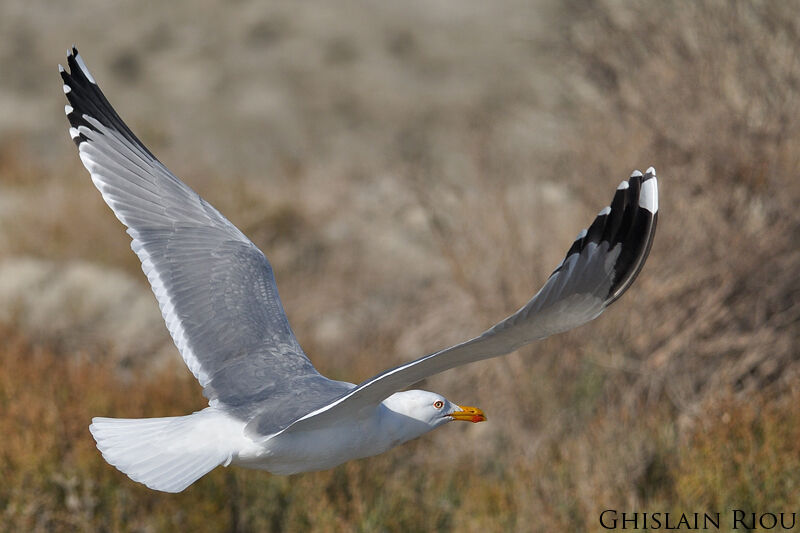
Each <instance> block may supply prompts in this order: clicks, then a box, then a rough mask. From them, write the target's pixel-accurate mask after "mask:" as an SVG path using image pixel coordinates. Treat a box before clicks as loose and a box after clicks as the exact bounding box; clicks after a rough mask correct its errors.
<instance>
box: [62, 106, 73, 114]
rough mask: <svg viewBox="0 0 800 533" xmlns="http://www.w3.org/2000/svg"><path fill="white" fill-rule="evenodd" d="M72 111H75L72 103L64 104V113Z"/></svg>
mask: <svg viewBox="0 0 800 533" xmlns="http://www.w3.org/2000/svg"><path fill="white" fill-rule="evenodd" d="M72 111H73V109H72V106H71V105H69V104H67V105H65V106H64V114H65V115H69V114H70V113H72Z"/></svg>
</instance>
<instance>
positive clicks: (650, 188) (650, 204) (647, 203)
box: [639, 178, 658, 214]
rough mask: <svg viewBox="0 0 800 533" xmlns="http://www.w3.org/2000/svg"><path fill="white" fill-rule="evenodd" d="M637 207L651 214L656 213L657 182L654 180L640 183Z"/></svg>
mask: <svg viewBox="0 0 800 533" xmlns="http://www.w3.org/2000/svg"><path fill="white" fill-rule="evenodd" d="M639 207H642V208H643V209H647V210H648V211H650V212H651V213H653V214H655V213H657V212H658V182H657V181H656V179H655V178H653V179H649V180H647V181H645V182H644V183H642V190H641V192H640V193H639Z"/></svg>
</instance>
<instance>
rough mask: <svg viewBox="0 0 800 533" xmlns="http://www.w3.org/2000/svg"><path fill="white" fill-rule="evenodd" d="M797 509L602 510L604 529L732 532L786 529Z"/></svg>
mask: <svg viewBox="0 0 800 533" xmlns="http://www.w3.org/2000/svg"><path fill="white" fill-rule="evenodd" d="M797 514H798V513H796V512H783V511H781V512H751V511H743V510H741V509H731V510H730V511H729V512H727V513H724V514H723V513H719V512H716V513H671V512H638V511H634V512H631V511H627V512H625V511H617V510H616V509H606V510H605V511H603V512H602V513H600V526H601V527H602V528H603V529H609V530H615V529H617V530H619V529H648V530H659V529H663V530H682V531H714V530H719V529H720V527H723V528H725V529H728V528H730V529H731V530H733V531H736V530H740V531H752V530H766V531H784V530H791V529H794V527H795V525H796V524H797V523H798V520H797Z"/></svg>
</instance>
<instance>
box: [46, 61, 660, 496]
mask: <svg viewBox="0 0 800 533" xmlns="http://www.w3.org/2000/svg"><path fill="white" fill-rule="evenodd" d="M67 66H68V67H69V72H67V71H66V70H65V69H64V67H62V66H61V65H59V71H60V73H61V78H62V80H63V89H64V94H65V95H66V97H67V100H68V101H69V104H68V105H66V106H65V107H64V111H65V113H66V115H67V119H68V120H69V124H70V128H69V134H70V137H71V138H72V140H73V141H74V142H75V144H76V145H77V147H78V153H79V155H80V158H81V161H82V162H83V164H84V166H85V167H86V169H87V170H88V171H89V174H91V177H92V182H93V183H94V185H95V187H97V189H98V190H99V191H100V194H101V195H102V196H103V200H105V202H106V203H107V204H108V206H109V207H110V208H111V210H112V211H113V212H114V214H115V215H116V217H117V218H118V219H119V220H120V221H121V222H122V223H123V224H124V225H125V226H126V227H127V228H128V230H127V232H128V234H129V235H130V237H131V239H132V242H131V248H133V251H134V252H135V253H136V255H137V256H139V259H140V260H141V262H142V270H143V271H144V273H145V275H146V276H147V279H148V281H149V282H150V285H151V287H152V289H153V293H155V296H156V299H157V300H158V305H159V307H160V308H161V314H162V315H163V316H164V321H165V322H166V324H167V328H168V329H169V333H170V335H171V336H172V339H173V341H174V342H175V345H176V346H177V347H178V350H179V351H180V353H181V356H182V357H183V359H184V361H185V362H186V365H187V366H188V367H189V370H191V371H192V373H193V374H194V376H195V377H196V378H197V380H198V381H199V382H200V385H202V387H203V394H204V395H205V396H206V398H208V407H206V408H205V409H203V410H201V411H198V412H196V413H192V414H190V415H186V416H177V417H168V418H145V419H119V418H100V417H98V418H94V419H92V424H91V425H90V426H89V430H90V431H91V433H92V435H93V436H94V439H95V440H96V441H97V448H98V449H99V450H100V452H102V454H103V457H104V458H105V460H106V461H108V463H110V464H111V465H113V466H115V467H116V468H117V469H119V470H120V471H122V472H124V473H125V474H127V475H128V476H129V477H130V478H131V479H133V480H134V481H138V482H140V483H144V484H145V485H147V486H148V487H150V488H152V489H155V490H161V491H166V492H180V491H182V490H183V489H185V488H186V487H188V486H189V485H190V484H192V483H193V482H194V481H196V480H197V479H199V478H200V477H202V476H203V475H205V474H206V473H208V472H210V471H211V470H213V469H214V468H215V467H217V466H219V465H224V466H228V465H238V466H243V467H247V468H257V469H262V470H268V471H270V472H273V473H275V474H293V473H297V472H307V471H312V470H323V469H328V468H332V467H334V466H336V465H338V464H341V463H343V462H345V461H349V460H351V459H358V458H362V457H369V456H373V455H377V454H380V453H383V452H385V451H387V450H389V449H391V448H393V447H395V446H398V445H400V444H402V443H404V442H407V441H409V440H411V439H415V438H417V437H419V436H421V435H424V434H425V433H427V432H429V431H431V430H432V429H435V428H437V427H439V426H442V425H444V424H447V423H448V422H452V421H453V420H464V421H469V422H481V421H483V420H485V419H486V417H485V416H484V414H483V412H482V411H481V410H480V409H477V408H475V407H463V406H460V405H456V404H454V403H452V402H451V401H449V400H448V399H447V398H445V397H444V396H441V395H440V394H436V393H433V392H427V391H422V390H404V389H406V388H408V387H410V386H411V385H413V384H415V383H417V382H419V381H421V380H423V379H425V378H427V377H429V376H432V375H434V374H437V373H439V372H444V371H445V370H448V369H451V368H454V367H457V366H461V365H464V364H467V363H471V362H474V361H480V360H482V359H488V358H490V357H497V356H499V355H503V354H507V353H509V352H511V351H513V350H516V349H517V348H519V347H521V346H523V345H525V344H527V343H530V342H532V341H535V340H538V339H543V338H545V337H547V336H549V335H553V334H554V333H559V332H562V331H567V330H569V329H572V328H575V327H577V326H579V325H581V324H584V323H586V322H588V321H590V320H592V319H593V318H595V317H597V316H598V315H599V314H600V313H602V312H603V310H604V309H605V308H606V307H607V306H609V305H610V304H611V303H612V302H614V301H615V300H616V299H617V298H619V297H620V296H621V295H622V293H624V292H625V290H627V289H628V287H630V286H631V284H632V283H633V281H634V279H635V278H636V276H637V275H638V273H639V271H640V270H641V268H642V266H643V264H644V262H645V259H646V258H647V255H648V253H649V251H650V246H651V244H652V242H653V236H654V234H655V229H656V221H657V218H658V185H657V182H656V172H655V170H654V169H653V168H652V167H651V168H649V169H648V170H647V172H645V173H644V175H642V173H641V172H639V171H634V172H633V173H632V174H631V176H630V179H628V180H627V181H623V182H622V183H620V185H619V187H617V190H616V192H615V193H614V198H613V200H612V201H611V204H610V205H609V206H608V207H605V208H603V209H602V210H601V211H600V212H599V213H598V215H597V217H596V218H595V219H594V222H592V224H591V225H590V226H589V227H588V229H585V230H583V231H582V232H581V233H580V234H579V235H578V237H577V238H576V239H575V241H574V242H573V243H572V246H571V247H570V248H569V250H568V251H567V254H566V256H565V258H564V260H563V261H562V262H561V264H560V265H558V267H557V268H556V269H555V271H553V273H552V274H551V275H550V277H549V278H548V279H547V281H546V282H545V284H544V286H543V287H542V288H541V289H540V290H539V292H537V293H536V295H534V296H533V298H531V299H530V300H529V301H528V302H527V303H526V304H525V305H523V306H522V307H521V308H520V309H519V310H518V311H517V312H515V313H514V314H512V315H510V316H509V317H508V318H506V319H505V320H502V321H501V322H498V323H497V324H495V325H494V326H492V327H491V328H489V329H488V330H486V331H485V332H483V333H482V334H480V335H478V336H477V337H475V338H473V339H470V340H467V341H465V342H462V343H461V344H457V345H455V346H451V347H449V348H445V349H444V350H441V351H438V352H436V353H433V354H430V355H427V356H425V357H421V358H419V359H417V360H415V361H411V362H409V363H405V364H403V365H400V366H397V367H395V368H391V369H389V370H386V371H384V372H382V373H380V374H378V375H376V376H374V377H371V378H369V379H367V380H366V381H364V382H362V383H360V384H358V385H355V384H353V383H347V382H343V381H333V380H330V379H328V378H326V377H325V376H323V375H321V374H320V373H319V372H317V370H316V369H315V368H314V365H312V364H311V361H310V360H309V359H308V357H307V356H306V354H305V353H304V352H303V349H302V348H301V347H300V344H299V343H298V342H297V339H296V338H295V336H294V333H293V332H292V328H291V326H290V325H289V322H288V320H287V318H286V314H285V313H284V310H283V307H282V305H281V301H280V298H279V297H278V288H277V286H276V284H275V278H274V276H273V273H272V267H271V266H270V264H269V262H268V261H267V258H266V257H264V254H263V253H261V251H260V250H259V249H258V248H257V247H256V246H255V245H254V244H253V243H252V242H250V240H249V239H248V238H247V237H246V236H245V235H244V234H243V233H242V232H241V231H239V229H237V228H236V227H235V226H234V225H233V224H231V223H230V222H229V221H228V219H226V218H225V217H224V216H223V215H222V214H221V213H220V212H219V211H217V210H216V209H214V207H213V206H212V205H211V204H209V203H208V202H206V201H205V200H204V199H203V198H201V197H200V196H199V195H198V194H197V193H196V192H194V191H193V190H192V189H190V188H189V186H187V185H186V184H185V183H183V182H182V181H181V180H180V179H178V178H177V177H176V176H175V175H174V174H173V173H172V172H170V171H169V170H168V169H167V168H166V167H165V166H164V165H162V164H161V162H160V161H159V160H158V159H156V157H155V156H154V155H153V154H152V153H151V152H150V150H148V149H147V148H146V147H145V146H144V144H142V143H141V142H140V141H139V139H138V138H137V137H136V136H135V135H134V134H133V132H131V130H130V129H129V128H128V126H126V125H125V123H124V122H123V121H122V119H121V118H120V117H119V115H118V114H117V112H116V111H115V110H114V108H113V107H111V104H110V103H109V102H108V100H106V97H105V96H104V95H103V93H102V91H100V87H98V85H97V82H96V81H95V79H94V77H93V76H92V75H91V73H90V72H89V70H88V69H87V68H86V64H85V63H84V61H83V59H82V58H81V56H80V55H79V54H78V51H77V50H76V49H75V48H74V47H73V48H72V49H71V50H69V51H68V52H67Z"/></svg>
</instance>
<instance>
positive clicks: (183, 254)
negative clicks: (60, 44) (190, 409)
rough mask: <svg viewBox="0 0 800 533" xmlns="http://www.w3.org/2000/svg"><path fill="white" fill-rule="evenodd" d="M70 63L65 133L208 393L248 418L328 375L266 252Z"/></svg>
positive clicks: (71, 56) (74, 60) (78, 61)
mask: <svg viewBox="0 0 800 533" xmlns="http://www.w3.org/2000/svg"><path fill="white" fill-rule="evenodd" d="M67 65H68V66H69V69H70V71H69V72H67V71H65V70H64V68H63V67H61V66H60V65H59V70H60V72H61V78H62V79H63V81H64V93H65V95H66V97H67V99H68V100H69V105H67V106H65V108H64V110H65V112H66V114H67V118H68V119H69V123H70V128H69V132H70V136H71V137H72V140H73V141H74V142H75V144H76V145H77V146H78V152H79V155H80V158H81V161H82V162H83V164H84V166H85V167H86V169H87V170H88V171H89V173H90V174H91V176H92V181H93V182H94V184H95V186H96V187H97V189H98V190H99V191H100V193H101V194H102V196H103V200H105V202H106V203H107V204H108V206H109V207H110V208H111V209H112V210H113V211H114V214H115V215H116V216H117V218H118V219H119V220H120V221H121V222H122V223H123V224H125V226H127V228H128V234H129V235H130V236H131V238H132V239H133V242H132V243H131V247H132V248H133V251H134V252H136V255H138V256H139V259H140V260H141V261H142V269H143V270H144V273H145V275H146V276H147V279H148V280H149V281H150V285H151V286H152V288H153V292H154V293H155V295H156V299H157V300H158V303H159V306H160V307H161V313H162V315H163V316H164V320H165V321H166V323H167V328H168V329H169V332H170V334H171V335H172V339H173V340H174V341H175V345H176V346H177V347H178V350H179V351H180V353H181V355H182V356H183V359H184V360H185V361H186V364H187V366H188V367H189V369H190V370H191V371H192V373H193V374H194V375H195V377H196V378H197V379H198V381H199V382H200V384H201V385H202V386H203V388H204V394H205V395H206V397H207V398H208V399H209V400H210V401H211V402H212V403H221V404H223V406H226V407H227V408H228V409H229V410H230V411H231V412H233V413H238V414H239V415H241V416H243V417H247V416H249V414H251V413H250V410H251V409H252V408H253V406H254V404H257V403H258V402H260V401H262V400H264V399H265V398H268V397H269V398H274V397H280V396H281V395H292V394H293V390H294V389H295V388H296V387H295V385H296V383H297V382H298V381H303V380H308V379H309V378H310V379H311V380H318V379H324V378H321V376H319V374H318V373H317V371H316V370H315V369H314V367H313V365H312V364H311V362H310V361H309V360H308V358H307V357H306V355H305V354H304V353H303V350H302V349H301V348H300V345H299V344H298V342H297V340H296V339H295V336H294V333H293V332H292V329H291V327H290V326H289V321H288V320H287V318H286V315H285V313H284V311H283V307H282V305H281V301H280V298H279V297H278V288H277V286H276V285H275V278H274V276H273V274H272V267H271V266H270V264H269V262H268V261H267V258H266V257H264V254H262V253H261V251H260V250H259V249H258V248H256V246H255V245H254V244H253V243H252V242H250V240H248V239H247V237H245V236H244V234H242V232H241V231H239V230H238V229H237V228H236V227H235V226H234V225H233V224H231V223H230V222H229V221H228V220H227V219H226V218H225V217H224V216H222V215H221V214H220V213H219V211H217V210H216V209H214V207H213V206H211V205H210V204H209V203H208V202H206V201H205V200H203V199H202V198H201V197H200V196H199V195H198V194H197V193H196V192H194V191H193V190H192V189H190V188H189V187H188V186H187V185H186V184H185V183H183V182H182V181H181V180H179V179H178V178H177V177H176V176H175V175H174V174H172V172H170V171H169V170H168V169H167V168H166V167H165V166H164V165H162V164H161V162H159V161H158V159H156V158H155V156H154V155H153V154H152V153H150V151H149V150H148V149H147V148H146V147H145V146H144V145H143V144H142V143H141V142H140V141H139V139H137V138H136V136H135V135H134V134H133V133H132V132H131V130H130V129H129V128H128V126H126V125H125V123H124V122H123V121H122V119H121V118H120V117H119V115H118V114H117V113H116V111H114V108H112V107H111V104H110V103H109V102H108V100H107V99H106V97H105V96H104V95H103V93H102V92H101V91H100V88H99V87H98V86H97V82H96V81H95V79H94V78H93V77H92V75H91V73H90V72H89V70H88V69H87V68H86V65H85V64H84V62H83V59H82V58H81V56H80V55H78V51H77V50H76V49H75V48H72V50H70V51H69V52H68V53H67ZM301 409H302V407H301ZM304 412H308V411H302V410H301V411H300V413H304Z"/></svg>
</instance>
